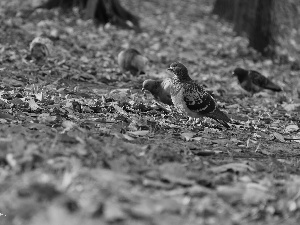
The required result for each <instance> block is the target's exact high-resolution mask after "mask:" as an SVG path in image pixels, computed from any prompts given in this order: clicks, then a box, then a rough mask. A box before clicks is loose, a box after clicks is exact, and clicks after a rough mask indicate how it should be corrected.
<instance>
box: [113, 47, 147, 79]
mask: <svg viewBox="0 0 300 225" xmlns="http://www.w3.org/2000/svg"><path fill="white" fill-rule="evenodd" d="M147 63H148V59H147V58H146V57H144V56H143V55H142V54H141V53H140V52H139V51H138V50H136V49H133V48H129V49H126V50H123V51H121V52H120V53H119V55H118V64H119V67H120V70H121V72H122V73H125V72H127V71H129V72H130V73H131V74H132V75H134V76H137V75H140V74H141V73H145V72H146V71H145V69H146V65H147Z"/></svg>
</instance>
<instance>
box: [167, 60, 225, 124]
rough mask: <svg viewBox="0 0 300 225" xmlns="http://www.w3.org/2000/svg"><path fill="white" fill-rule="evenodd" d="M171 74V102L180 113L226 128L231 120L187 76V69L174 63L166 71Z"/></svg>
mask: <svg viewBox="0 0 300 225" xmlns="http://www.w3.org/2000/svg"><path fill="white" fill-rule="evenodd" d="M167 70H168V71H171V72H172V73H173V75H174V76H173V77H172V78H171V86H170V87H171V98H172V102H173V104H174V106H175V108H176V109H177V111H179V112H180V113H183V114H185V115H187V116H189V117H192V118H201V117H209V118H212V119H214V120H216V121H217V122H219V123H220V124H222V125H223V126H224V127H226V128H230V126H229V125H228V124H227V122H230V121H231V120H230V119H229V117H228V116H227V115H226V114H225V113H224V112H222V111H221V110H220V109H219V108H218V106H217V103H216V101H215V99H214V98H213V97H212V96H211V95H210V94H209V93H208V92H207V91H205V90H204V88H203V87H202V86H201V85H200V84H198V83H197V82H196V81H194V80H192V79H191V78H190V76H189V73H188V70H187V68H186V67H185V66H184V65H183V64H182V63H180V62H174V63H172V64H171V65H170V67H169V68H168V69H167Z"/></svg>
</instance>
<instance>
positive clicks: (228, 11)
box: [212, 0, 299, 56]
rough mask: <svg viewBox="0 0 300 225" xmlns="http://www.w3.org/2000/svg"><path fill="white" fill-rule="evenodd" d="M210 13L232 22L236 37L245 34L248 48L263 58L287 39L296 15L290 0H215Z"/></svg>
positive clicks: (273, 52)
mask: <svg viewBox="0 0 300 225" xmlns="http://www.w3.org/2000/svg"><path fill="white" fill-rule="evenodd" d="M212 13H214V14H216V15H218V16H219V17H220V18H222V19H225V20H227V21H229V22H233V24H234V30H235V31H236V32H237V34H238V35H243V34H245V35H246V36H247V37H248V38H249V45H250V46H251V47H253V48H254V49H256V50H257V51H259V52H261V53H262V54H263V55H267V56H273V55H274V54H275V47H276V45H278V44H281V43H280V42H281V41H282V40H284V39H286V38H287V37H289V35H290V34H291V32H292V28H293V27H295V26H296V23H295V18H296V17H297V15H298V14H299V13H298V12H297V8H296V7H295V4H294V2H293V0H216V1H215V5H214V9H213V12H212Z"/></svg>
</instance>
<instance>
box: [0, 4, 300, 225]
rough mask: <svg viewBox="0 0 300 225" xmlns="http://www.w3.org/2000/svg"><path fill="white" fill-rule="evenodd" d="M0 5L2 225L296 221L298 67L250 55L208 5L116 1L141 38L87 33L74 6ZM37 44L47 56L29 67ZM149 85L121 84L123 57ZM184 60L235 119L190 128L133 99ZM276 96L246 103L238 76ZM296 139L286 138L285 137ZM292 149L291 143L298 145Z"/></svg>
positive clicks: (131, 80) (115, 31)
mask: <svg viewBox="0 0 300 225" xmlns="http://www.w3.org/2000/svg"><path fill="white" fill-rule="evenodd" d="M32 2H34V1H29V0H26V1H23V0H12V1H11V0H5V1H1V2H0V77H1V80H0V105H1V111H0V124H1V125H0V149H1V151H0V213H1V214H0V224H1V225H2V224H3V225H8V224H14V225H20V224H24V225H25V224H26V225H28V224H30V225H40V224H43V225H58V224H63V225H81V224H86V225H90V224H95V225H96V224H97V225H99V224H130V225H132V224H149V225H154V224H173V225H177V224H178V225H182V224H185V225H187V224H191V225H194V224H212V225H214V224H216V225H220V224H222V225H227V224H228V225H230V224H239V225H240V224H245V225H249V224H263V225H268V224H269V225H276V224H285V225H286V224H299V221H300V175H299V172H300V130H299V127H300V124H299V106H300V101H299V87H300V81H299V75H300V72H299V71H292V70H291V64H290V63H282V60H280V58H278V59H275V60H270V59H266V58H263V57H261V56H260V55H259V54H258V53H256V52H255V51H253V50H251V49H249V48H247V45H248V42H247V40H246V39H245V38H242V37H238V36H235V34H234V32H233V31H232V28H231V27H230V25H229V24H226V23H224V22H222V23H221V22H220V21H219V20H218V18H217V17H215V16H212V15H211V13H210V12H211V10H212V7H213V2H212V1H205V0H201V1H199V0H189V1H181V0H172V1H159V0H151V1H132V0H131V1H129V0H128V1H121V3H122V4H123V5H124V6H125V7H126V8H130V9H133V12H134V13H135V14H136V15H139V16H140V17H141V25H142V28H143V32H141V33H134V32H133V31H129V30H122V29H119V28H116V27H114V26H105V27H104V28H103V27H100V28H97V27H95V26H94V25H93V23H92V22H91V21H84V20H82V19H80V17H79V14H78V12H77V11H76V10H75V11H74V12H73V13H70V14H65V15H62V14H59V13H58V12H59V10H57V9H55V10H42V9H41V10H37V11H36V12H34V13H33V14H31V15H30V16H27V17H25V16H24V15H23V14H22V13H21V12H20V10H21V9H24V8H26V7H29V8H30V7H32V6H31V5H30V4H31V3H32ZM38 35H45V36H47V37H49V38H50V39H52V40H53V42H54V46H55V47H54V55H53V56H52V58H50V59H49V61H48V63H46V64H45V65H43V66H37V65H35V63H33V62H32V61H30V60H28V57H27V56H28V54H29V43H30V42H31V41H32V39H33V38H34V37H36V36H38ZM129 46H130V47H134V48H136V49H138V50H140V51H141V52H142V53H143V54H144V55H145V56H146V57H148V58H149V59H150V65H149V69H148V71H147V74H146V75H143V76H139V77H124V76H121V75H120V74H119V69H118V65H117V60H116V58H117V54H118V52H119V51H120V50H122V49H124V48H126V47H129ZM177 60H178V61H181V62H183V63H184V64H185V65H186V66H187V67H188V69H189V72H190V74H191V77H192V78H193V79H195V80H198V81H199V82H200V83H202V84H203V85H205V86H206V87H207V89H208V90H212V91H213V93H214V95H215V97H216V100H217V101H218V103H219V105H220V107H221V108H222V110H224V111H226V112H227V113H228V115H229V116H230V117H231V118H232V119H233V121H234V122H233V123H232V124H231V127H232V129H230V130H226V129H224V128H222V127H220V125H219V124H217V123H215V122H214V121H211V120H206V121H205V122H204V123H202V124H200V125H196V126H191V125H188V123H186V122H187V118H184V117H182V118H181V119H179V120H178V119H175V118H174V117H173V116H172V114H170V112H171V111H172V110H174V109H172V108H170V107H169V106H165V105H162V104H158V103H156V102H155V100H154V99H153V97H152V96H151V95H150V94H144V93H143V92H142V91H141V84H142V82H143V80H145V79H147V78H155V79H162V78H164V77H167V76H170V75H169V74H168V73H167V72H166V68H167V67H168V65H169V64H170V63H171V62H173V61H177ZM237 66H239V67H245V68H248V69H254V70H258V71H260V72H262V73H263V74H264V75H265V76H268V77H270V78H271V79H272V80H274V81H275V83H277V84H279V85H280V86H282V88H283V89H284V91H283V92H281V93H276V94H275V93H272V92H268V91H264V92H261V93H260V94H257V95H254V96H253V97H250V96H248V95H246V94H245V92H244V91H243V90H242V89H241V88H240V87H239V85H238V83H237V80H236V79H235V78H233V77H232V76H231V71H232V70H233V69H234V68H235V67H237ZM291 139H296V140H291ZM297 139H298V140H297Z"/></svg>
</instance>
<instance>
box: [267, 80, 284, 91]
mask: <svg viewBox="0 0 300 225" xmlns="http://www.w3.org/2000/svg"><path fill="white" fill-rule="evenodd" d="M265 88H266V89H270V90H272V91H276V92H279V91H282V89H281V88H280V87H279V86H278V85H277V84H274V83H273V82H269V83H268V84H266V86H265Z"/></svg>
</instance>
